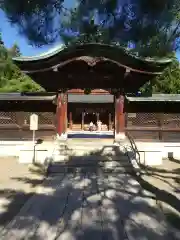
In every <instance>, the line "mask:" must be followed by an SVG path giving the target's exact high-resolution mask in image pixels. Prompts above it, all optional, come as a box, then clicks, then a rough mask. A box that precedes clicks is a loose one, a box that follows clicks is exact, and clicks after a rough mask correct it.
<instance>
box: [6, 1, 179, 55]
mask: <svg viewBox="0 0 180 240" xmlns="http://www.w3.org/2000/svg"><path fill="white" fill-rule="evenodd" d="M1 8H2V9H3V10H4V12H5V13H6V15H7V17H8V19H9V20H10V22H11V23H12V24H16V25H17V26H18V27H19V30H20V32H21V33H22V34H24V35H25V36H26V37H27V38H28V39H29V41H30V42H31V43H33V44H36V45H43V44H48V43H52V42H53V41H55V40H56V39H57V38H59V33H60V37H62V38H63V40H65V41H66V42H67V41H68V42H72V41H71V40H72V39H73V42H75V40H77V41H81V40H82V41H84V40H85V39H86V40H87V38H85V36H88V37H90V36H89V31H90V32H91V30H92V21H91V20H92V19H94V23H95V24H94V27H93V31H94V32H95V31H96V33H97V34H98V38H96V40H97V41H101V42H102V41H105V42H111V43H114V42H115V43H118V44H120V45H122V46H125V47H129V46H131V47H132V50H133V52H134V54H138V55H142V56H160V57H161V56H166V55H168V54H169V53H171V52H173V51H175V50H177V49H178V48H179V47H180V44H179V39H180V38H179V37H180V0H159V1H157V0H151V1H149V0H129V1H123V0H121V1H119V0H104V1H102V0H91V1H88V0H77V4H76V8H72V9H69V10H67V9H65V7H64V0H44V1H42V0H36V1H32V0H29V1H23V0H14V1H11V0H2V1H1ZM91 36H92V34H91ZM91 40H94V38H92V39H91Z"/></svg>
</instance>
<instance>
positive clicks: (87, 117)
mask: <svg viewBox="0 0 180 240" xmlns="http://www.w3.org/2000/svg"><path fill="white" fill-rule="evenodd" d="M90 122H93V124H96V123H97V113H95V112H93V113H91V112H88V111H87V112H84V124H86V125H88V124H90Z"/></svg>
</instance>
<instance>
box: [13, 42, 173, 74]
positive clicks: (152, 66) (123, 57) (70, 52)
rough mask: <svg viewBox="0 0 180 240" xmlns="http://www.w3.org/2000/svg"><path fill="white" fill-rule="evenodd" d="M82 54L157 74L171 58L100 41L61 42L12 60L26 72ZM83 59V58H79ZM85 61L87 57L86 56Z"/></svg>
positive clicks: (65, 61)
mask: <svg viewBox="0 0 180 240" xmlns="http://www.w3.org/2000/svg"><path fill="white" fill-rule="evenodd" d="M82 56H90V57H94V58H102V61H103V60H109V61H111V62H114V63H116V64H119V65H120V66H122V67H125V68H129V69H130V70H132V71H133V70H141V71H143V70H144V71H146V72H147V73H148V72H149V73H152V74H158V73H160V72H162V70H163V69H164V68H165V67H166V66H167V65H168V64H169V63H170V62H171V59H167V58H164V59H157V58H142V57H137V56H135V55H133V54H132V53H131V51H130V50H129V49H126V48H122V47H120V46H118V45H107V44H101V43H89V44H79V45H74V46H70V47H67V46H65V45H63V44H60V45H58V46H56V47H55V48H53V49H51V50H49V51H47V52H46V53H44V54H40V55H39V56H34V57H16V58H13V61H14V62H15V63H16V64H17V65H18V66H19V67H20V68H21V69H22V70H23V71H26V72H33V71H36V72H37V71H47V70H49V69H51V68H54V67H61V65H62V64H63V65H64V64H66V63H69V61H76V60H77V59H78V58H80V57H82ZM81 60H84V59H81ZM86 61H88V59H87V58H86Z"/></svg>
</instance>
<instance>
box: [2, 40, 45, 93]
mask: <svg viewBox="0 0 180 240" xmlns="http://www.w3.org/2000/svg"><path fill="white" fill-rule="evenodd" d="M19 55H20V49H19V47H18V46H17V44H15V45H14V46H13V47H12V48H11V49H8V50H7V49H6V48H5V47H4V45H3V44H1V45H0V92H25V91H26V92H36V91H43V89H42V88H41V87H40V86H39V85H38V84H36V83H35V82H33V81H32V80H31V79H30V78H29V77H28V76H26V75H24V74H23V73H22V72H21V71H20V70H19V69H18V68H17V66H15V65H14V64H13V62H12V57H15V56H19Z"/></svg>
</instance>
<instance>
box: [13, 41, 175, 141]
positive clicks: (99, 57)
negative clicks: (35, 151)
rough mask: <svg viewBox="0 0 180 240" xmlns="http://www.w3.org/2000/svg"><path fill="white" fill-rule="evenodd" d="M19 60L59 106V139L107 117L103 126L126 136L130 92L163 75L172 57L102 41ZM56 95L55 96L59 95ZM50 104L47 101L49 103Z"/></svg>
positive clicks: (85, 129) (116, 137)
mask: <svg viewBox="0 0 180 240" xmlns="http://www.w3.org/2000/svg"><path fill="white" fill-rule="evenodd" d="M13 61H14V63H15V64H16V65H17V66H18V67H19V68H20V69H21V70H22V71H23V72H24V73H25V74H27V75H29V76H30V77H31V78H32V79H33V80H34V81H35V82H37V83H38V84H39V85H41V86H42V87H43V88H44V89H45V90H46V92H47V94H48V93H49V94H50V93H53V94H54V98H52V97H51V98H50V97H49V99H51V100H50V101H51V102H53V104H55V106H56V110H55V111H56V132H57V135H58V137H59V138H61V137H65V136H67V135H68V132H69V131H88V126H89V123H90V122H91V121H92V122H93V123H96V122H97V120H101V122H102V131H113V132H114V137H115V139H116V140H118V139H122V138H124V137H125V131H124V129H125V121H126V119H125V114H124V102H125V101H124V97H125V94H136V93H137V92H138V90H139V89H140V87H141V86H143V85H144V84H145V83H146V82H148V81H152V80H153V79H154V78H155V77H156V76H157V75H159V74H161V73H162V71H163V70H164V68H166V67H167V66H168V65H169V63H170V62H171V60H169V59H160V60H157V59H156V60H154V59H151V58H141V57H138V56H134V55H132V54H131V52H130V51H128V50H127V49H123V48H121V47H119V46H117V45H115V46H114V45H106V44H98V43H90V44H82V45H76V46H73V47H65V46H63V45H60V46H59V47H57V48H56V49H54V50H51V51H50V52H47V53H45V54H41V55H39V56H36V57H17V58H14V59H13ZM53 94H52V95H53ZM46 104H49V103H44V105H43V106H41V107H42V108H43V109H46V106H47V108H48V105H46Z"/></svg>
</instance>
